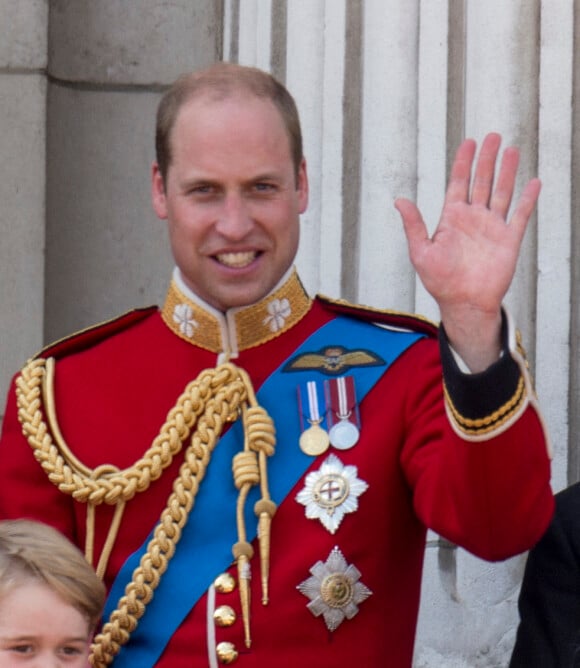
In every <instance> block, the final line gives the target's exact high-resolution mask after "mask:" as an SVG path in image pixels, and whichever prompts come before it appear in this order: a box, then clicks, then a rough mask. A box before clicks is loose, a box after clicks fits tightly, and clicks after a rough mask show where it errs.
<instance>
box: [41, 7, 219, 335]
mask: <svg viewBox="0 0 580 668" xmlns="http://www.w3.org/2000/svg"><path fill="white" fill-rule="evenodd" d="M221 13H222V10H221V2H218V1H217V0H199V1H196V2H194V3H192V2H190V1H189V0H182V1H180V2H179V1H177V2H176V1H172V2H165V1H161V0H141V1H140V2H138V3H128V2H124V1H123V0H99V2H94V1H93V0H54V1H51V3H50V17H49V59H48V71H49V91H48V130H47V132H48V138H47V149H48V154H47V241H46V325H45V339H46V340H47V341H48V340H52V339H54V338H58V337H61V336H63V335H66V334H68V333H69V332H71V331H75V330H78V329H79V328H83V327H86V326H87V325H90V324H92V323H94V322H97V321H100V320H104V319H108V318H110V317H113V316H115V315H117V314H118V313H121V312H123V311H125V310H128V309H131V308H133V307H136V306H145V305H148V304H151V303H159V301H160V300H161V299H162V298H163V296H164V293H165V290H166V287H167V283H168V280H169V275H170V271H171V267H172V260H171V256H170V253H169V248H168V242H167V238H166V231H165V224H164V223H163V222H160V221H158V220H157V218H156V217H155V215H154V213H153V211H152V209H151V205H150V196H149V179H150V167H151V163H152V161H153V159H154V129H155V110H156V105H157V103H158V100H159V96H160V94H161V92H162V91H163V89H164V88H165V87H166V86H167V85H168V84H169V83H171V82H172V81H173V80H174V79H175V78H176V77H177V76H178V75H179V74H181V73H182V72H185V71H189V70H192V69H195V68H198V67H200V66H203V65H206V64H209V63H210V62H213V61H214V60H217V59H219V57H220V54H221V21H222V16H221Z"/></svg>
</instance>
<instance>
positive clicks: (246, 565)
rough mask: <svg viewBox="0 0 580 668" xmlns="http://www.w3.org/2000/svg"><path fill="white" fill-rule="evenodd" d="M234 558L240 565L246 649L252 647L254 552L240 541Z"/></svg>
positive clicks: (241, 603)
mask: <svg viewBox="0 0 580 668" xmlns="http://www.w3.org/2000/svg"><path fill="white" fill-rule="evenodd" d="M232 551H233V553H234V558H235V560H236V563H237V565H238V581H239V585H240V605H241V607H242V620H243V622H244V639H245V644H246V647H247V648H248V649H249V648H250V647H251V645H252V637H251V634H250V579H251V572H250V559H251V558H252V557H253V556H254V550H253V548H252V546H251V545H250V543H247V542H245V541H240V542H239V543H236V544H235V545H234V547H233V548H232Z"/></svg>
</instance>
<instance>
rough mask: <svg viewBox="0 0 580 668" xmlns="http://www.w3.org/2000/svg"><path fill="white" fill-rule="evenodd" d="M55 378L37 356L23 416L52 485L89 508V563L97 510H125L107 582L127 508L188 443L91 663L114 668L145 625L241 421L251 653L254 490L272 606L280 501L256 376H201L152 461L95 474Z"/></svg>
mask: <svg viewBox="0 0 580 668" xmlns="http://www.w3.org/2000/svg"><path fill="white" fill-rule="evenodd" d="M54 374H55V362H54V359H52V358H49V359H46V360H45V359H42V358H39V359H34V360H32V361H31V362H29V363H28V364H27V365H26V366H25V367H24V369H23V370H22V372H21V374H20V376H19V377H18V379H17V385H16V393H17V401H18V418H19V420H20V423H21V424H22V429H23V433H24V435H25V436H26V438H27V439H28V442H29V443H30V446H31V447H32V449H33V451H34V456H35V457H36V459H37V461H38V462H39V463H40V465H41V466H42V468H43V470H44V471H45V473H46V474H47V476H48V478H49V480H50V481H51V482H52V483H53V484H54V485H56V486H57V487H58V489H59V490H60V491H61V492H64V493H65V494H69V495H71V496H72V497H73V498H74V499H75V500H76V501H79V502H81V503H86V504H87V538H86V544H85V555H86V557H87V560H88V561H89V563H90V564H93V545H94V529H95V508H96V506H98V505H100V504H102V503H105V504H108V505H113V506H116V509H115V513H114V517H113V520H112V523H111V526H110V529H109V532H108V536H107V539H106V541H105V545H104V547H103V550H102V552H101V555H100V559H99V562H98V564H97V566H96V570H97V573H98V575H99V576H100V577H101V578H102V577H103V576H104V573H105V570H106V567H107V562H108V559H109V556H110V554H111V550H112V548H113V545H114V542H115V538H116V536H117V533H118V531H119V526H120V524H121V519H122V515H123V510H124V508H125V504H126V503H127V502H128V501H129V500H130V499H132V498H133V497H134V496H135V494H137V493H139V492H142V491H145V490H146V489H147V488H148V487H149V485H150V484H151V482H152V481H153V480H156V479H157V478H159V476H160V475H161V474H162V472H163V470H164V469H165V468H167V467H168V466H169V465H170V464H171V462H172V460H173V457H174V456H175V455H176V454H177V453H179V451H180V450H181V448H182V443H183V442H184V441H185V440H186V439H189V444H188V446H187V448H186V449H185V452H184V454H183V464H182V465H181V467H180V470H179V475H178V477H177V479H176V480H175V481H174V483H173V491H172V493H171V495H170V496H169V499H168V501H167V506H166V508H165V510H164V511H163V512H162V513H161V517H160V519H159V522H158V524H157V526H156V528H155V530H154V533H153V538H152V539H151V541H150V542H149V544H148V546H147V552H146V553H145V554H144V555H143V557H142V559H141V561H140V564H139V566H138V567H137V568H136V569H135V571H134V572H133V578H132V581H131V582H130V583H129V584H128V585H127V587H126V588H125V594H124V596H123V597H121V599H120V600H119V602H118V604H117V608H116V610H115V611H114V612H113V613H112V614H111V616H110V618H109V620H108V621H107V622H106V623H105V624H104V626H103V629H102V631H101V632H100V633H99V634H98V635H97V636H96V637H95V639H94V642H93V645H92V651H91V657H90V663H91V665H92V666H96V667H98V668H104V667H105V666H108V665H110V664H111V663H112V662H113V659H114V657H115V656H116V655H117V654H118V652H119V650H120V649H121V647H122V646H123V645H124V644H125V643H127V641H128V640H129V637H130V635H131V633H132V631H134V630H135V628H136V627H137V624H138V621H139V619H140V618H141V617H142V616H143V614H144V613H145V608H146V606H147V604H148V603H149V602H150V601H151V599H152V597H153V592H154V590H155V588H156V587H157V585H158V584H159V581H160V579H161V576H162V575H163V573H164V572H165V571H166V570H167V565H168V562H169V560H170V559H171V557H172V556H173V554H174V552H175V548H176V545H177V543H178V542H179V538H180V536H181V530H182V528H183V526H184V525H185V523H186V521H187V518H188V516H189V513H190V512H191V509H192V507H193V504H194V501H195V497H196V494H197V491H198V489H199V485H200V483H201V481H202V480H203V477H204V475H205V471H206V468H207V465H208V463H209V460H210V457H211V453H212V452H213V449H214V448H215V446H216V444H217V442H218V439H219V437H220V435H221V433H222V431H223V429H224V426H225V425H226V424H227V423H228V422H233V421H235V420H237V419H238V418H239V417H240V416H241V417H242V420H243V424H244V449H243V451H242V452H240V453H238V454H237V455H236V456H235V457H234V460H233V475H234V484H235V486H236V488H237V489H238V490H239V496H238V504H237V509H236V521H237V528H238V542H236V543H235V545H234V546H233V548H232V550H233V555H234V557H235V559H236V562H237V567H238V576H239V584H240V600H241V607H242V617H243V623H244V631H245V642H246V645H247V646H248V647H249V646H250V644H251V637H250V590H249V576H250V574H249V561H250V559H251V558H252V555H253V549H252V546H251V544H250V543H249V542H248V541H247V539H246V530H245V525H244V505H245V501H246V497H247V495H248V492H249V490H250V488H251V487H252V486H253V485H257V484H260V491H261V499H260V500H259V501H258V502H257V503H256V505H255V508H254V510H255V512H256V514H257V515H258V518H259V519H258V536H259V546H260V564H261V578H262V602H263V603H267V602H268V564H269V555H270V523H271V520H272V517H273V515H274V513H275V512H276V505H275V503H274V502H273V501H272V500H271V498H270V494H269V491H268V477H267V471H266V461H267V459H266V458H267V457H269V456H271V455H273V454H274V448H275V443H276V438H275V430H274V424H273V421H272V419H271V418H270V416H269V415H268V414H267V413H266V411H265V410H264V409H263V408H261V407H260V406H259V405H258V403H257V401H256V397H255V394H254V390H253V388H252V383H251V380H250V378H249V376H248V374H247V373H246V372H245V371H244V370H243V369H240V368H239V367H237V366H235V365H234V364H231V363H226V364H222V365H220V366H218V367H216V368H215V369H207V370H205V371H202V372H201V373H200V374H199V376H198V377H197V379H196V380H194V381H192V382H191V383H189V384H188V385H187V387H186V388H185V390H184V391H183V393H182V394H181V396H180V397H179V399H178V400H177V403H176V405H175V407H174V408H172V409H171V410H170V411H169V413H168V415H167V419H166V421H165V423H164V424H163V426H162V427H161V430H160V432H159V435H158V436H157V437H156V438H155V440H154V441H153V443H152V445H151V447H150V448H149V449H148V450H147V452H146V453H145V455H144V456H143V457H142V458H141V459H139V461H137V462H136V463H135V464H134V465H133V466H131V467H129V468H127V469H125V470H119V469H118V468H117V467H114V466H111V465H108V464H104V465H103V466H99V467H97V468H96V469H94V470H92V469H90V468H88V467H86V466H85V465H83V464H82V463H81V462H80V461H79V460H78V459H77V458H76V457H75V456H74V455H73V453H72V452H71V450H70V448H69V447H68V446H67V444H66V443H65V441H64V438H63V436H62V434H61V432H60V430H59V427H58V422H57V418H56V410H55V406H54V394H53V383H54Z"/></svg>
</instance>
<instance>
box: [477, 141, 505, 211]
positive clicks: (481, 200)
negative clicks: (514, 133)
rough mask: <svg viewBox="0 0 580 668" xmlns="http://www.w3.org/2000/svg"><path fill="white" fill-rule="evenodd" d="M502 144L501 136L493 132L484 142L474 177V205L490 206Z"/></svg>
mask: <svg viewBox="0 0 580 668" xmlns="http://www.w3.org/2000/svg"><path fill="white" fill-rule="evenodd" d="M500 143H501V136H500V135H499V134H497V133H496V132H491V133H490V134H488V135H487V136H486V137H485V139H484V140H483V143H482V145H481V150H480V152H479V157H478V159H477V164H476V166H475V173H474V175H473V185H472V188H471V203H472V204H476V205H481V206H487V205H488V204H489V200H490V197H491V191H492V188H493V179H494V174H495V163H496V160H497V154H498V152H499V146H500Z"/></svg>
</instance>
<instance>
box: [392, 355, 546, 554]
mask: <svg viewBox="0 0 580 668" xmlns="http://www.w3.org/2000/svg"><path fill="white" fill-rule="evenodd" d="M427 347H429V348H430V350H429V351H426V350H425V349H426V348H427ZM421 349H423V352H422V353H421ZM410 352H411V355H414V356H415V359H414V360H412V359H409V360H408V361H409V362H410V363H411V364H412V365H413V366H414V367H415V368H416V373H414V374H412V376H413V378H414V380H415V381H417V379H418V377H419V376H421V377H423V382H420V381H418V382H407V392H408V395H407V398H406V410H407V420H406V422H407V427H406V429H407V436H406V438H405V442H404V446H403V449H402V453H401V462H402V466H403V469H404V471H405V475H406V477H407V480H408V483H409V485H410V486H411V488H412V490H413V505H414V508H415V512H416V513H417V515H418V517H419V518H420V519H421V521H422V522H423V523H424V524H425V525H426V526H428V527H429V528H431V529H433V530H434V531H436V532H437V533H439V534H440V535H442V536H444V537H445V538H447V539H448V540H450V541H452V542H454V543H456V544H458V545H460V546H462V547H464V548H465V549H467V550H469V551H470V552H472V553H473V554H475V555H477V556H479V557H481V558H484V559H488V560H501V559H505V558H507V557H510V556H513V555H514V554H517V553H520V552H523V551H525V550H527V549H529V548H530V547H531V546H532V545H534V544H535V543H536V542H537V541H538V540H539V538H540V537H541V535H542V534H543V533H544V531H545V529H546V527H547V526H548V524H549V521H550V519H551V517H552V514H553V508H554V499H553V494H552V491H551V488H550V459H549V456H548V443H547V437H546V434H545V431H544V428H543V423H542V420H541V418H540V415H539V412H538V409H537V406H536V403H535V398H534V397H533V396H525V397H523V399H522V403H521V405H520V407H519V409H518V411H516V412H514V414H513V415H512V416H511V417H510V418H509V420H507V421H505V422H503V423H502V424H501V425H500V426H498V427H494V428H493V429H491V431H488V432H486V433H485V434H484V435H478V436H477V439H475V438H470V437H469V436H468V435H467V434H465V435H462V434H461V432H460V431H459V430H458V429H457V428H454V426H453V425H452V420H451V419H450V417H449V414H448V412H446V410H445V406H446V400H445V399H444V398H443V397H442V393H443V390H442V370H441V366H440V355H439V354H438V351H437V346H435V345H430V346H428V345H422V344H420V345H418V346H416V347H415V350H413V351H410ZM420 357H422V359H421V358H420ZM407 373H408V372H407ZM496 373H498V375H501V368H500V369H497V370H496ZM409 375H411V374H409ZM445 380H446V381H447V377H446V378H445ZM471 382H472V383H474V384H475V386H476V384H477V382H478V379H477V378H473V377H472V378H471ZM520 387H521V384H520ZM528 387H529V385H528ZM475 395H477V392H476V391H474V396H475ZM500 395H501V393H500ZM503 399H504V397H503V396H502V398H501V400H502V401H503ZM487 403H489V402H487ZM447 404H449V402H447ZM447 407H448V406H447ZM498 410H499V406H498ZM482 419H483V420H484V422H485V416H482Z"/></svg>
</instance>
